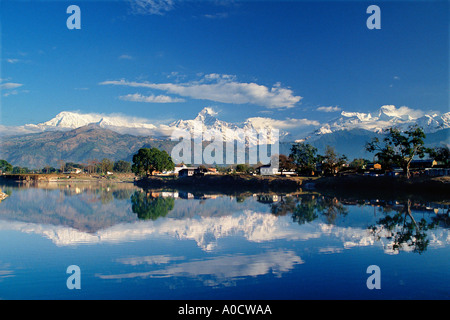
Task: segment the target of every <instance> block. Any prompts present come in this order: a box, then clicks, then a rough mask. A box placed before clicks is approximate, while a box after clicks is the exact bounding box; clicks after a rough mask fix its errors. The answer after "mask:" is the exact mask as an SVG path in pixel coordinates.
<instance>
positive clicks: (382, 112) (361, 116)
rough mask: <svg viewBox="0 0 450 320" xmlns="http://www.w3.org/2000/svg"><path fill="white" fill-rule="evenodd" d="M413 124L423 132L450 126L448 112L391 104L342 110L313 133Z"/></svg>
mask: <svg viewBox="0 0 450 320" xmlns="http://www.w3.org/2000/svg"><path fill="white" fill-rule="evenodd" d="M414 124H417V125H419V126H420V127H422V128H423V129H424V131H425V132H436V131H438V130H440V129H445V128H450V112H447V113H444V114H442V115H440V114H438V113H432V114H424V113H422V112H420V111H417V110H412V109H409V108H407V107H400V108H396V107H395V106H393V105H385V106H382V107H381V108H380V109H379V110H378V111H377V112H375V113H360V112H346V111H342V112H341V115H340V117H338V118H336V119H334V120H332V121H329V122H327V123H325V124H323V125H322V126H320V128H318V129H317V130H316V131H315V132H314V134H316V135H322V134H327V133H332V132H336V131H340V130H350V129H365V130H368V131H372V132H377V133H380V132H382V131H383V130H384V129H386V128H389V127H393V126H395V127H399V128H400V129H402V130H404V129H407V128H408V127H409V126H411V125H414Z"/></svg>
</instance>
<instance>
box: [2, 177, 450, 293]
mask: <svg viewBox="0 0 450 320" xmlns="http://www.w3.org/2000/svg"><path fill="white" fill-rule="evenodd" d="M0 187H1V189H2V190H3V191H4V192H6V193H7V194H9V197H8V198H7V199H6V200H4V201H2V202H1V203H0V298H1V299H283V300H285V299H289V300H291V299H449V298H450V281H449V280H450V268H449V267H450V263H449V261H450V259H449V258H450V234H449V217H448V207H446V206H445V203H444V201H441V202H439V201H438V202H423V203H421V202H417V201H414V200H413V199H411V201H410V202H409V203H408V201H397V202H392V201H390V202H386V201H383V199H378V201H376V199H366V200H365V201H364V200H359V201H354V200H348V199H337V198H333V197H324V196H322V195H319V194H304V193H297V194H290V195H286V194H279V195H256V194H254V195H253V194H247V195H240V196H238V197H234V196H233V197H231V196H227V195H220V194H212V195H206V196H205V195H203V194H189V193H186V192H181V191H169V192H160V191H143V190H142V189H140V188H137V187H135V186H133V185H131V184H110V185H100V184H82V183H74V184H44V185H39V186H38V187H21V188H19V187H17V186H0ZM447 203H448V202H447ZM71 265H77V266H78V267H79V268H80V273H79V278H78V279H79V283H80V285H81V289H72V290H70V289H68V287H67V284H66V282H67V279H68V277H69V276H71V274H68V273H66V270H67V267H68V266H71ZM370 265H377V266H378V267H379V268H380V277H379V283H380V285H381V288H380V289H373V290H369V289H368V287H367V285H366V281H367V279H368V277H369V276H371V274H368V273H367V272H366V271H367V268H368V266H370Z"/></svg>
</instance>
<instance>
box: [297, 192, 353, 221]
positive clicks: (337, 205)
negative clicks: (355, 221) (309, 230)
mask: <svg viewBox="0 0 450 320" xmlns="http://www.w3.org/2000/svg"><path fill="white" fill-rule="evenodd" d="M347 213H348V209H347V208H346V207H344V205H343V204H342V203H341V202H339V200H338V199H337V198H335V197H325V196H317V195H311V194H307V195H302V196H301V197H300V199H299V203H298V204H297V206H295V208H294V210H293V211H292V220H293V221H294V222H297V223H298V224H304V223H309V222H312V221H314V220H316V219H317V218H319V214H320V215H322V216H323V217H325V220H326V222H327V223H329V224H333V223H334V222H335V221H336V218H337V217H339V216H345V215H346V214H347Z"/></svg>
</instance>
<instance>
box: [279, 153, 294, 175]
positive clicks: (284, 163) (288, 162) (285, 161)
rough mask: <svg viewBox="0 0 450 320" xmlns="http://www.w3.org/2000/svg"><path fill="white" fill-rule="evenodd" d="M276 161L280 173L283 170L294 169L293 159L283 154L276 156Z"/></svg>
mask: <svg viewBox="0 0 450 320" xmlns="http://www.w3.org/2000/svg"><path fill="white" fill-rule="evenodd" d="M278 162H279V166H278V168H279V171H280V172H281V173H283V171H291V170H294V169H295V164H294V160H293V159H292V158H291V157H288V156H286V155H284V154H280V155H279V156H278Z"/></svg>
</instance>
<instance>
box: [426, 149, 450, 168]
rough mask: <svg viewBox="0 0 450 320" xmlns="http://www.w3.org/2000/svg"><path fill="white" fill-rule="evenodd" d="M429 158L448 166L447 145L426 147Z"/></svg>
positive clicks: (449, 163)
mask: <svg viewBox="0 0 450 320" xmlns="http://www.w3.org/2000/svg"><path fill="white" fill-rule="evenodd" d="M427 153H428V154H429V156H430V158H432V159H434V160H436V161H438V162H441V163H442V164H443V165H444V166H445V167H448V166H450V149H449V148H448V147H447V146H443V147H436V148H430V149H427Z"/></svg>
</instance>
